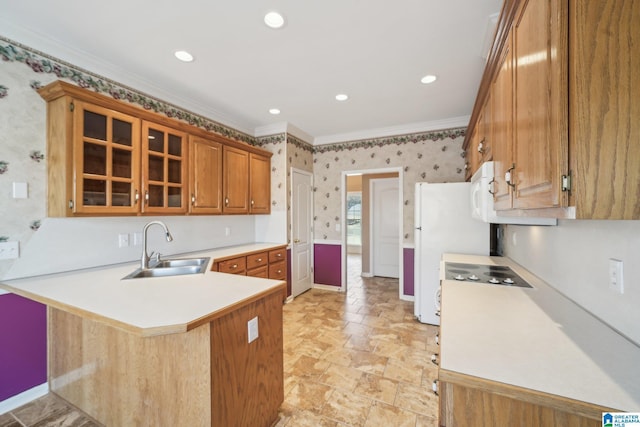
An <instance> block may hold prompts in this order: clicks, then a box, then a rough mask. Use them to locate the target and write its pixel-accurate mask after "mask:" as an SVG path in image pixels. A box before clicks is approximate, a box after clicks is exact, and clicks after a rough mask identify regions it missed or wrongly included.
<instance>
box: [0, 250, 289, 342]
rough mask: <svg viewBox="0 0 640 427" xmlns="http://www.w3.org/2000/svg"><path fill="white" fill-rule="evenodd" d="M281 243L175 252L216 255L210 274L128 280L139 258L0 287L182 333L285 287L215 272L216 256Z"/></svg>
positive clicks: (117, 323)
mask: <svg viewBox="0 0 640 427" xmlns="http://www.w3.org/2000/svg"><path fill="white" fill-rule="evenodd" d="M278 246H282V244H275V243H256V244H249V245H242V246H233V247H225V248H219V249H212V250H208V251H207V250H205V251H198V252H193V253H189V254H183V255H180V256H171V257H170V258H195V257H211V259H210V260H209V265H208V266H207V270H206V271H205V273H204V274H192V275H183V276H171V277H154V278H142V279H130V280H122V278H123V277H125V276H126V275H127V274H129V273H131V272H133V271H134V270H135V269H136V268H138V267H139V262H137V263H124V264H118V265H113V266H106V267H96V268H90V269H84V270H77V271H70V272H66V273H57V274H51V275H44V276H37V277H29V278H22V279H15V280H8V281H3V282H2V283H0V287H2V288H4V289H6V290H7V291H9V292H12V293H15V294H17V295H21V296H23V297H26V298H29V299H32V300H34V301H38V302H41V303H43V304H46V305H49V306H52V307H55V308H58V309H61V310H64V311H67V312H70V313H73V314H77V315H79V316H82V317H86V318H89V319H92V320H96V321H99V322H102V323H106V324H108V325H110V326H114V327H117V328H119V329H123V330H126V331H128V332H132V333H136V334H138V335H141V336H154V335H164V334H170V333H181V332H186V331H188V330H190V329H193V328H195V327H197V326H199V325H201V324H203V323H206V322H208V321H210V320H212V319H214V318H216V317H218V316H220V315H222V314H224V313H226V312H227V311H228V310H229V309H231V308H232V307H234V306H237V305H238V304H240V303H242V302H246V301H251V300H253V299H256V298H259V297H260V296H261V295H264V294H267V293H270V292H273V291H274V290H275V289H276V288H284V286H285V284H284V282H283V281H281V280H270V279H261V278H256V277H247V276H240V275H232V274H225V273H218V272H214V271H210V269H211V266H212V265H213V262H215V260H216V259H221V258H225V257H229V256H232V255H236V254H242V253H249V252H259V251H264V250H269V249H271V248H274V247H278Z"/></svg>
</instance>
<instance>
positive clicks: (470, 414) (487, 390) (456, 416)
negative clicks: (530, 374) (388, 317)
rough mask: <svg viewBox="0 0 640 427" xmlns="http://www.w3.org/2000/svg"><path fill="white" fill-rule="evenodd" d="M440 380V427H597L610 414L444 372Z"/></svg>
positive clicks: (595, 406) (597, 408)
mask: <svg viewBox="0 0 640 427" xmlns="http://www.w3.org/2000/svg"><path fill="white" fill-rule="evenodd" d="M439 379H440V381H439V384H438V390H439V395H440V414H439V415H440V417H439V418H440V426H441V427H487V426H518V427H600V426H602V412H607V411H611V409H609V408H603V407H600V406H597V405H592V404H589V403H585V402H580V401H577V400H572V399H567V398H563V397H560V396H554V395H549V394H546V393H540V392H536V391H533V390H527V389H523V388H520V387H514V386H509V385H506V384H502V383H497V382H493V381H488V380H484V379H480V378H476V377H470V376H466V375H461V374H458V373H455V372H450V371H446V370H440V374H439Z"/></svg>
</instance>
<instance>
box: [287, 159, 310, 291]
mask: <svg viewBox="0 0 640 427" xmlns="http://www.w3.org/2000/svg"><path fill="white" fill-rule="evenodd" d="M311 180H312V176H311V174H310V173H308V172H305V171H301V170H297V169H293V168H292V169H291V295H292V296H293V297H296V296H298V295H300V294H301V293H303V292H305V291H307V290H309V289H311V285H312V283H313V280H312V279H311V259H312V257H311V243H312V242H311V236H312V232H311V231H312V230H311V227H312V226H311V224H312V217H311V215H312V198H311V197H312V191H311V185H312V183H311Z"/></svg>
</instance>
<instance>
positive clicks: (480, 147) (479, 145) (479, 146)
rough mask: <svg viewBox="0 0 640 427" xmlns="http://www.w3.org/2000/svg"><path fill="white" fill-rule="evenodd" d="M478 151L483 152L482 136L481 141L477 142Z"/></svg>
mask: <svg viewBox="0 0 640 427" xmlns="http://www.w3.org/2000/svg"><path fill="white" fill-rule="evenodd" d="M478 153H480V154H483V153H484V138H483V139H482V141H480V144H478Z"/></svg>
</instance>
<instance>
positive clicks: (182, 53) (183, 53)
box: [174, 50, 193, 62]
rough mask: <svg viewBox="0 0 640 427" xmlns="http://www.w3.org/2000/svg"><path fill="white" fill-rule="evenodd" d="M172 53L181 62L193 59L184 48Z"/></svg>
mask: <svg viewBox="0 0 640 427" xmlns="http://www.w3.org/2000/svg"><path fill="white" fill-rule="evenodd" d="M174 55H175V56H176V58H178V59H179V60H180V61H182V62H191V61H193V55H191V54H190V53H189V52H187V51H186V50H177V51H176V52H175V53H174Z"/></svg>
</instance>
